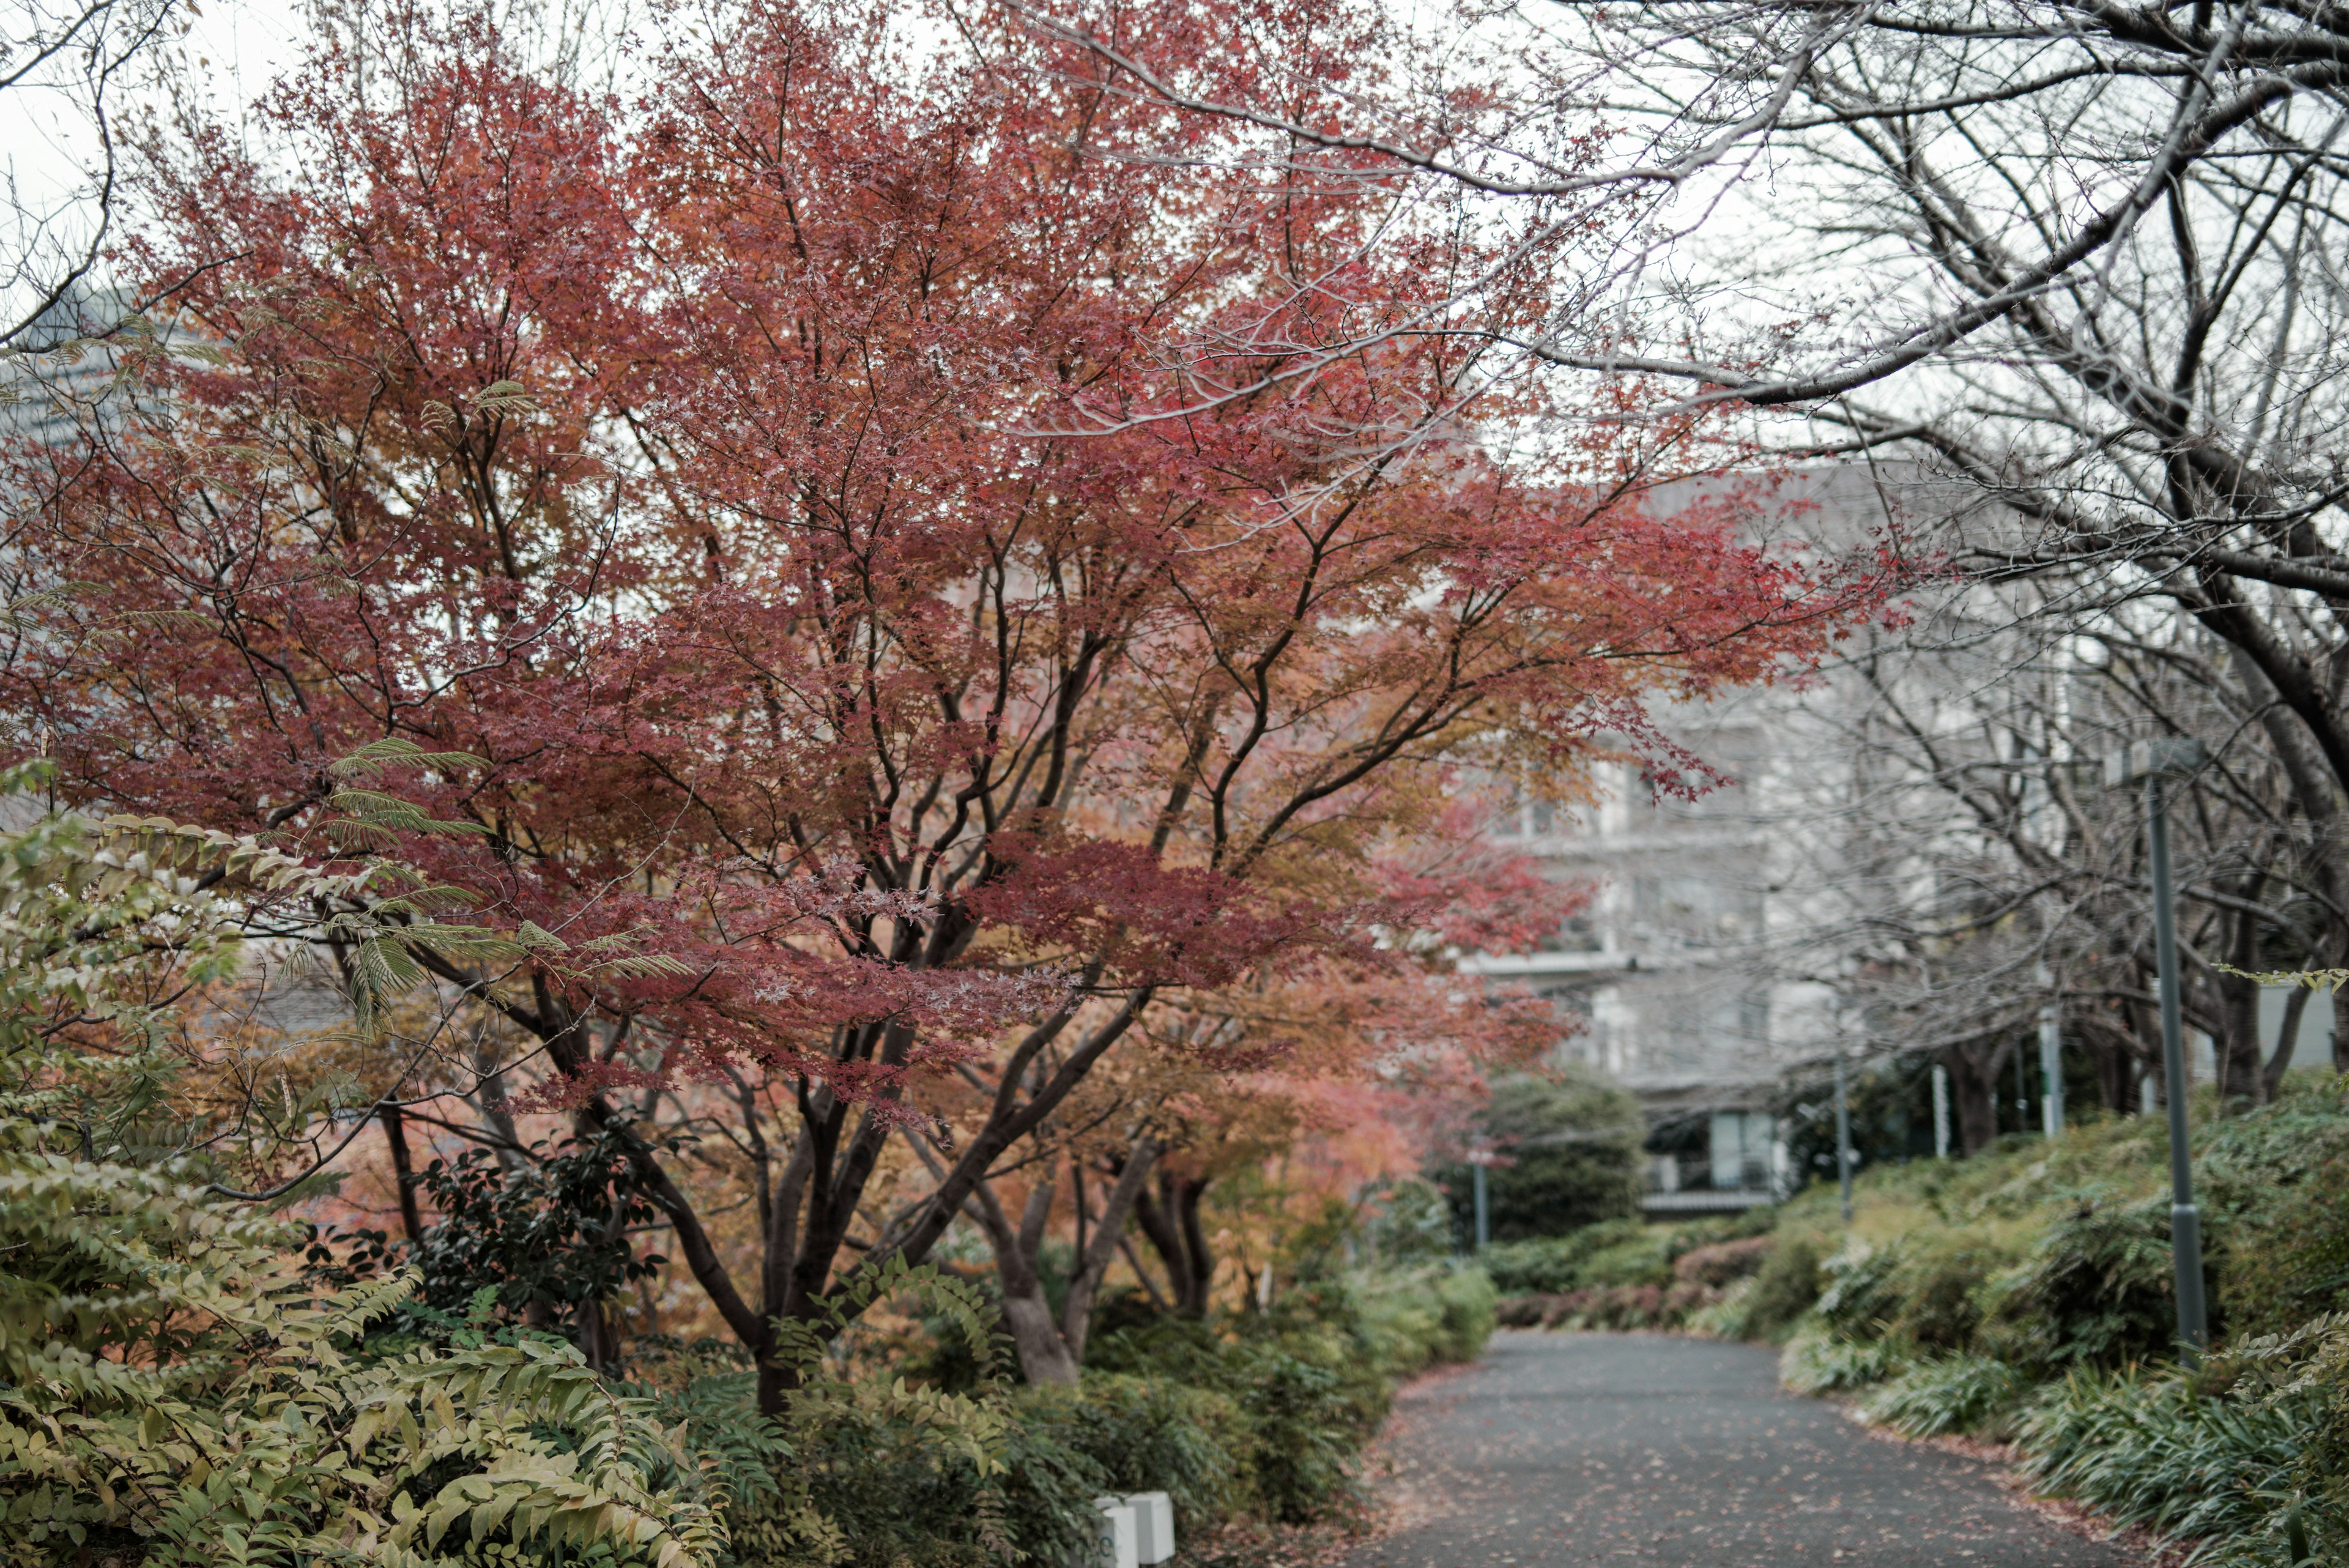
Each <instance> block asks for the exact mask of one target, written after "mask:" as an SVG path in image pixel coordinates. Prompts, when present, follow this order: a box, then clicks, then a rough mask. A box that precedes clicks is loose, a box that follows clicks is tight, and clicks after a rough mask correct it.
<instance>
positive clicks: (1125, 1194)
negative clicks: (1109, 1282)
mask: <svg viewBox="0 0 2349 1568" xmlns="http://www.w3.org/2000/svg"><path fill="white" fill-rule="evenodd" d="M1157 1160H1158V1146H1157V1145H1156V1144H1155V1143H1153V1142H1152V1141H1151V1140H1150V1139H1148V1138H1143V1140H1142V1141H1141V1142H1139V1143H1137V1144H1135V1145H1134V1146H1133V1149H1132V1150H1131V1151H1130V1152H1129V1153H1128V1154H1127V1155H1126V1157H1125V1163H1124V1164H1123V1166H1122V1167H1121V1168H1119V1170H1118V1173H1117V1181H1116V1184H1115V1185H1113V1186H1112V1187H1111V1189H1109V1196H1108V1197H1107V1198H1105V1199H1102V1211H1101V1220H1100V1221H1099V1223H1098V1224H1096V1225H1095V1226H1094V1228H1093V1233H1092V1239H1091V1240H1090V1241H1087V1242H1086V1243H1085V1247H1084V1251H1082V1252H1081V1254H1080V1255H1079V1256H1078V1259H1077V1270H1076V1272H1075V1273H1074V1274H1072V1275H1071V1276H1070V1279H1069V1294H1068V1299H1067V1300H1066V1301H1065V1302H1063V1303H1061V1341H1062V1343H1064V1344H1065V1345H1067V1346H1068V1351H1069V1358H1070V1359H1071V1361H1074V1362H1076V1363H1077V1364H1078V1365H1079V1366H1082V1365H1083V1364H1084V1359H1085V1340H1086V1337H1087V1336H1088V1335H1089V1334H1091V1333H1092V1323H1093V1298H1094V1297H1095V1296H1096V1295H1098V1294H1099V1293H1100V1292H1101V1282H1102V1277H1103V1276H1105V1275H1106V1274H1107V1273H1108V1272H1109V1265H1110V1261H1111V1259H1112V1258H1114V1257H1115V1256H1116V1255H1117V1244H1118V1241H1119V1240H1120V1239H1121V1238H1123V1236H1124V1234H1125V1221H1126V1220H1127V1218H1128V1217H1129V1216H1131V1215H1132V1214H1133V1206H1134V1200H1135V1199H1138V1198H1140V1197H1141V1196H1142V1191H1143V1183H1145V1182H1146V1181H1148V1180H1149V1179H1150V1168H1151V1167H1152V1166H1153V1165H1154V1164H1156V1163H1157ZM1082 1218H1083V1216H1082V1215H1081V1214H1080V1215H1079V1219H1080V1220H1081V1219H1082Z"/></svg>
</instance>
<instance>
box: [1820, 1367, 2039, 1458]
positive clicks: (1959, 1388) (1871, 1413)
mask: <svg viewBox="0 0 2349 1568" xmlns="http://www.w3.org/2000/svg"><path fill="white" fill-rule="evenodd" d="M2032 1387H2033V1385H2032V1381H2031V1378H2030V1377H2029V1376H2028V1375H2026V1374H2025V1373H2023V1371H2021V1370H2020V1369H2019V1368H2016V1367H2013V1366H2008V1365H2007V1364H2006V1363H2005V1362H2003V1361H1994V1360H1992V1359H1991V1358H1990V1357H1988V1356H1985V1355H1948V1356H1938V1357H1935V1358H1933V1359H1931V1360H1929V1361H1920V1362H1917V1363H1915V1364H1913V1365H1911V1366H1909V1367H1908V1368H1907V1369H1906V1370H1905V1371H1903V1372H1901V1373H1900V1374H1899V1376H1895V1377H1894V1378H1893V1379H1892V1380H1891V1381H1890V1382H1889V1383H1886V1384H1884V1385H1883V1386H1880V1387H1879V1388H1878V1389H1877V1390H1876V1391H1875V1392H1874V1393H1872V1394H1870V1395H1869V1396H1868V1397H1867V1399H1866V1400H1865V1401H1864V1402H1863V1403H1862V1406H1861V1408H1862V1409H1864V1410H1865V1411H1866V1412H1867V1414H1868V1419H1869V1420H1871V1421H1879V1422H1881V1423H1883V1424H1884V1425H1885V1426H1888V1427H1889V1428H1892V1429H1893V1430H1894V1431H1896V1432H1899V1433H1901V1434H1902V1435H1903V1436H1906V1437H1911V1438H1938V1437H1940V1436H1942V1435H1943V1434H1945V1433H1951V1432H1967V1433H1976V1434H1980V1435H1982V1436H1986V1437H1991V1438H2007V1437H2010V1436H2012V1435H2013V1432H2012V1419H2013V1416H2014V1414H2015V1412H2016V1410H2017V1409H2018V1407H2020V1406H2021V1405H2022V1403H2023V1399H2024V1398H2025V1397H2027V1396H2028V1395H2029V1394H2030V1393H2031V1391H2032Z"/></svg>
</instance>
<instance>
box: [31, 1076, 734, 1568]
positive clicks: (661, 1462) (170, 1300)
mask: <svg viewBox="0 0 2349 1568" xmlns="http://www.w3.org/2000/svg"><path fill="white" fill-rule="evenodd" d="M50 1130H51V1131H53V1130H54V1129H50ZM45 1136H46V1135H45V1131H44V1129H43V1128H42V1127H38V1126H37V1125H36V1124H32V1123H28V1122H26V1121H24V1120H22V1119H19V1118H16V1117H6V1116H0V1257H5V1258H6V1259H7V1266H6V1268H5V1270H0V1562H5V1563H9V1564H11V1565H12V1568H16V1565H22V1568H32V1565H34V1564H47V1563H59V1562H72V1561H80V1560H95V1557H97V1556H102V1555H109V1554H113V1553H118V1552H119V1553H121V1554H124V1555H131V1556H136V1557H137V1559H138V1560H139V1561H140V1562H142V1563H146V1564H149V1565H150V1568H167V1565H177V1564H187V1565H190V1568H195V1565H199V1564H211V1563H222V1562H230V1561H243V1560H245V1559H246V1558H247V1556H248V1555H249V1554H250V1555H258V1554H260V1553H263V1552H267V1553H270V1554H272V1555H273V1556H274V1558H275V1559H276V1560H280V1561H287V1562H291V1561H297V1560H301V1559H305V1558H312V1557H316V1558H319V1559H321V1560H325V1559H329V1558H332V1559H338V1560H339V1559H347V1558H350V1557H352V1556H354V1555H356V1556H360V1557H365V1558H367V1560H370V1561H382V1562H386V1563H424V1562H438V1561H441V1560H442V1559H441V1558H440V1556H439V1553H440V1548H441V1545H442V1542H443V1540H444V1538H445V1539H450V1540H451V1541H453V1542H457V1543H466V1542H480V1543H483V1544H487V1545H491V1546H494V1547H497V1548H499V1549H501V1550H502V1552H504V1553H505V1561H507V1562H509V1563H515V1564H524V1563H542V1562H551V1561H553V1560H554V1558H555V1557H556V1556H558V1555H559V1554H561V1553H563V1552H564V1551H565V1550H566V1549H567V1550H568V1551H569V1552H571V1553H572V1554H573V1555H574V1556H575V1555H576V1554H578V1553H579V1552H582V1551H584V1550H586V1549H589V1548H591V1547H592V1548H595V1549H597V1550H598V1551H600V1552H601V1553H602V1555H603V1560H604V1561H605V1562H607V1563H614V1564H618V1563H638V1562H652V1561H655V1560H658V1561H662V1562H677V1563H705V1564H706V1563H714V1562H715V1561H716V1560H717V1559H718V1557H719V1554H720V1553H721V1552H723V1550H724V1546H725V1540H726V1537H725V1532H724V1529H723V1527H722V1526H721V1524H720V1522H719V1517H718V1512H719V1507H720V1506H722V1504H723V1502H724V1501H725V1499H724V1498H723V1497H722V1496H716V1495H712V1494H711V1492H710V1491H709V1489H708V1488H707V1487H706V1486H705V1484H704V1480H703V1475H702V1471H701V1469H700V1466H699V1464H698V1459H697V1457H696V1456H693V1455H690V1454H688V1453H684V1452H681V1451H679V1450H678V1449H675V1448H674V1447H673V1440H672V1438H671V1435H670V1433H669V1432H668V1431H667V1429H666V1428H663V1427H662V1425H661V1424H660V1423H659V1422H658V1421H657V1419H655V1418H654V1417H653V1413H652V1410H651V1409H650V1407H648V1405H647V1403H646V1402H645V1401H643V1400H641V1399H638V1398H635V1397H630V1396H629V1395H628V1394H626V1392H625V1391H622V1390H617V1389H615V1388H613V1387H611V1386H609V1385H607V1384H605V1382H604V1381H603V1380H602V1379H601V1378H599V1377H598V1376H596V1375H595V1373H593V1372H591V1371H590V1370H589V1369H588V1368H587V1367H586V1366H585V1364H584V1363H583V1362H582V1360H581V1358H580V1356H579V1353H578V1352H577V1351H576V1350H574V1348H573V1347H571V1346H570V1345H564V1344H559V1343H554V1342H552V1341H550V1340H548V1339H547V1338H545V1337H543V1336H537V1335H523V1336H519V1337H512V1338H509V1339H508V1340H507V1341H506V1342H505V1343H495V1342H492V1341H490V1340H487V1339H485V1337H484V1336H483V1335H482V1334H481V1333H480V1332H478V1330H477V1329H476V1330H463V1331H460V1333H459V1334H457V1335H456V1337H455V1343H454V1344H453V1345H451V1346H450V1347H449V1348H447V1349H437V1348H424V1349H419V1350H416V1351H413V1352H411V1353H409V1354H408V1355H400V1356H398V1357H395V1358H389V1359H367V1358H364V1357H360V1356H358V1355H355V1354H354V1351H353V1347H354V1346H355V1345H357V1343H358V1341H359V1340H360V1339H361V1337H362V1335H363V1334H364V1332H365V1330H366V1329H367V1325H368V1324H370V1323H373V1322H377V1321H379V1320H380V1319H382V1318H383V1317H384V1316H385V1315H387V1314H389V1313H392V1312H394V1311H396V1310H398V1308H399V1307H400V1306H401V1305H402V1304H403V1303H405V1301H406V1300H407V1299H408V1297H409V1294H410V1293H412V1292H413V1290H414V1289H415V1284H416V1281H415V1276H414V1275H413V1274H412V1273H403V1274H400V1275H398V1276H396V1277H395V1278H392V1279H389V1280H384V1281H378V1282H372V1283H369V1284H367V1285H364V1286H361V1287H358V1288H356V1289H353V1290H350V1291H347V1292H330V1293H324V1294H321V1293H318V1292H317V1291H316V1287H315V1286H314V1284H313V1283H312V1282H311V1281H309V1280H308V1279H307V1278H305V1274H304V1272H303V1271H302V1269H301V1266H300V1262H299V1259H298V1256H297V1255H296V1254H295V1252H294V1251H292V1249H291V1246H290V1244H289V1243H290V1242H291V1241H293V1240H294V1236H295V1232H294V1231H293V1229H292V1228H291V1227H288V1226H286V1225H285V1224H284V1223H283V1222H281V1221H275V1220H269V1219H267V1218H265V1217H262V1216H258V1215H256V1214H254V1213H253V1212H251V1211H250V1210H245V1209H243V1208H242V1207H239V1206H235V1205H232V1204H229V1203H225V1202H222V1200H220V1199H216V1198H212V1197H210V1196H208V1195H207V1193H206V1192H205V1190H204V1188H203V1186H202V1181H201V1179H199V1178H198V1177H197V1174H196V1173H195V1172H194V1171H192V1170H191V1169H189V1168H186V1167H184V1166H178V1165H173V1166H165V1167H162V1168H156V1169H142V1168H136V1167H129V1166H121V1165H114V1164H109V1163H102V1162H93V1161H88V1160H84V1159H81V1158H77V1157H76V1156H75V1155H69V1154H66V1153H60V1152H57V1151H55V1150H51V1149H48V1148H46V1147H44V1144H43V1139H44V1137H45Z"/></svg>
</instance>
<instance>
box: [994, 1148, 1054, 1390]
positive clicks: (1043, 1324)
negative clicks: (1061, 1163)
mask: <svg viewBox="0 0 2349 1568" xmlns="http://www.w3.org/2000/svg"><path fill="white" fill-rule="evenodd" d="M972 1196H973V1197H974V1198H975V1199H977V1200H978V1215H979V1222H980V1223H981V1224H982V1225H984V1226H985V1227H986V1229H987V1235H988V1241H990V1242H992V1243H993V1244H994V1247H995V1274H996V1278H997V1279H998V1280H999V1282H1001V1284H1002V1287H1003V1321H1004V1324H1005V1325H1006V1326H1007V1327H1009V1329H1010V1331H1011V1345H1012V1348H1013V1349H1014V1350H1016V1351H1017V1352H1018V1353H1019V1370H1020V1372H1021V1373H1022V1374H1023V1375H1025V1376H1026V1377H1027V1379H1028V1381H1029V1382H1030V1383H1035V1384H1046V1383H1057V1384H1061V1385H1063V1386H1067V1385H1071V1384H1074V1383H1075V1382H1076V1380H1077V1361H1076V1357H1074V1356H1072V1355H1070V1354H1069V1347H1068V1345H1067V1344H1066V1343H1064V1342H1063V1341H1062V1340H1061V1328H1060V1325H1059V1324H1056V1323H1054V1322H1053V1321H1052V1303H1051V1301H1050V1299H1049V1298H1048V1297H1047V1296H1046V1295H1045V1293H1044V1281H1043V1278H1042V1276H1041V1275H1040V1273H1039V1272H1038V1271H1037V1266H1036V1265H1037V1261H1038V1259H1039V1257H1040V1255H1041V1254H1042V1252H1043V1250H1044V1227H1045V1225H1046V1223H1047V1222H1048V1221H1050V1219H1051V1217H1052V1184H1051V1183H1050V1181H1039V1182H1037V1183H1036V1185H1035V1186H1034V1187H1032V1188H1030V1189H1029V1191H1028V1207H1027V1208H1026V1210H1023V1211H1022V1212H1021V1214H1020V1216H1019V1226H1018V1228H1017V1229H1015V1228H1014V1227H1013V1226H1012V1224H1011V1221H1010V1220H1009V1217H1007V1216H1006V1215H1005V1214H1004V1212H1003V1205H1002V1203H1001V1202H1000V1201H999V1199H997V1198H996V1196H995V1189H994V1185H993V1184H992V1183H990V1182H981V1183H979V1185H978V1189H976V1190H975V1191H974V1192H973V1194H972Z"/></svg>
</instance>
